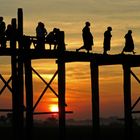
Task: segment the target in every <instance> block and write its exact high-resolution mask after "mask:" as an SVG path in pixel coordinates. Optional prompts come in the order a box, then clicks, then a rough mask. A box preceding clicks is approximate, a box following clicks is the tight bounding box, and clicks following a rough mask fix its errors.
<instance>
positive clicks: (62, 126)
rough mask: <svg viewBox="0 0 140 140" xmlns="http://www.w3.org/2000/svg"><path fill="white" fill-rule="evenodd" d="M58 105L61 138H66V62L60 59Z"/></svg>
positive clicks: (63, 139) (61, 139) (62, 139)
mask: <svg viewBox="0 0 140 140" xmlns="http://www.w3.org/2000/svg"><path fill="white" fill-rule="evenodd" d="M58 106H59V138H60V140H65V133H66V132H65V129H66V128H65V125H66V124H65V121H66V116H65V62H64V61H63V58H60V59H58Z"/></svg>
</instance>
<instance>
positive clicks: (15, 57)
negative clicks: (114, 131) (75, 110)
mask: <svg viewBox="0 0 140 140" xmlns="http://www.w3.org/2000/svg"><path fill="white" fill-rule="evenodd" d="M11 21H12V22H11V24H12V26H13V28H15V29H16V25H17V29H18V34H19V39H18V43H17V40H16V39H14V38H13V39H12V40H11V42H10V48H0V56H9V57H11V77H10V78H9V80H8V81H6V80H5V79H4V78H3V77H2V76H1V77H0V78H1V79H2V81H3V82H4V84H5V85H4V87H3V88H6V87H7V88H8V89H9V90H10V91H11V92H12V110H11V112H12V117H13V119H12V120H13V121H12V126H13V137H14V139H15V140H19V139H20V140H23V139H30V140H31V139H32V129H33V115H34V114H37V113H38V114H39V112H35V111H34V110H35V108H36V106H37V104H38V103H39V101H40V100H41V98H42V96H43V95H44V93H45V91H46V90H47V89H48V88H50V89H51V90H52V91H53V93H54V94H55V95H56V96H57V97H58V106H59V112H58V116H59V138H60V139H61V140H65V131H66V113H72V112H71V111H70V112H66V111H65V106H66V104H65V94H66V93H65V88H66V82H65V72H66V70H65V64H66V63H72V62H89V63H90V71H91V76H90V77H91V92H92V93H91V95H92V96H91V98H92V134H93V139H96V140H100V110H99V97H100V96H99V67H100V66H104V65H116V64H117V65H122V69H123V88H124V128H125V131H124V134H125V135H124V136H125V139H127V140H131V139H132V137H133V133H132V132H133V129H132V125H133V113H140V111H135V110H134V108H135V106H136V105H137V103H138V102H139V100H140V98H138V100H136V102H135V103H134V104H133V105H132V103H131V96H132V95H131V75H132V76H134V78H135V79H136V80H137V81H138V82H139V83H140V80H139V79H138V77H137V76H136V75H135V74H134V73H133V72H132V70H131V68H132V67H139V66H140V55H121V54H118V55H103V54H94V53H85V52H76V51H75V52H74V51H66V50H65V42H64V32H63V31H60V34H59V39H60V40H59V44H58V48H61V49H57V50H47V49H44V50H36V49H31V48H30V45H31V43H32V42H33V39H32V38H30V37H29V36H28V37H27V36H24V35H23V11H22V9H21V8H19V9H18V16H17V19H15V18H13V19H12V20H11ZM17 44H18V45H17ZM35 59H54V60H56V64H57V66H58V67H57V70H56V72H55V74H54V76H53V77H52V79H51V80H50V82H49V83H46V88H45V89H44V92H43V93H42V94H41V96H40V97H39V99H38V101H37V103H36V104H35V105H33V96H34V94H33V79H32V72H35V73H36V74H37V75H38V76H39V77H40V78H41V76H40V75H39V73H37V72H36V71H35V70H34V69H33V68H32V60H35ZM56 75H58V94H57V93H56V92H55V91H54V90H53V89H52V88H51V86H50V85H51V82H52V81H53V79H54V77H55V76H56ZM24 78H25V82H24V80H23V79H24ZM42 80H43V78H42ZM10 81H12V85H11V86H12V87H10V85H9V82H10ZM24 86H25V96H26V99H25V100H26V105H25V106H24V103H23V98H24ZM0 111H1V112H2V111H3V112H6V111H7V112H8V111H10V110H8V109H0ZM24 112H25V119H26V121H25V122H24ZM46 113H47V112H46ZM40 114H41V112H40Z"/></svg>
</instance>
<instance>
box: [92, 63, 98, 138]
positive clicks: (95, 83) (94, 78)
mask: <svg viewBox="0 0 140 140" xmlns="http://www.w3.org/2000/svg"><path fill="white" fill-rule="evenodd" d="M90 69H91V91H92V127H93V139H94V138H95V139H96V140H99V139H100V138H99V137H100V118H99V117H100V116H99V69H98V65H97V64H96V63H95V62H92V61H91V62H90Z"/></svg>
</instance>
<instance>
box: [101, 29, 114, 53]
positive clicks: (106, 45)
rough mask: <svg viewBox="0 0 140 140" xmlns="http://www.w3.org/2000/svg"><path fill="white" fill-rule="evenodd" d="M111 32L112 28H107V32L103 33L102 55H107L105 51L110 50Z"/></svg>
mask: <svg viewBox="0 0 140 140" xmlns="http://www.w3.org/2000/svg"><path fill="white" fill-rule="evenodd" d="M111 31H112V27H107V30H106V31H105V32H104V42H103V49H104V52H103V53H104V54H107V51H109V50H110V46H111V37H112V35H111Z"/></svg>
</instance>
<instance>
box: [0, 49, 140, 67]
mask: <svg viewBox="0 0 140 140" xmlns="http://www.w3.org/2000/svg"><path fill="white" fill-rule="evenodd" d="M19 54H21V55H22V56H23V57H25V56H27V55H28V56H29V57H30V58H31V60H34V59H56V60H57V59H59V58H60V59H61V61H64V62H66V63H68V62H91V61H94V62H95V63H96V64H98V65H116V64H126V65H128V66H131V67H137V66H140V55H131V54H127V55H126V54H114V55H103V54H97V53H85V52H75V51H63V52H60V51H58V50H36V49H29V50H19V49H15V50H14V49H11V48H6V49H2V48H0V56H12V55H19Z"/></svg>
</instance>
